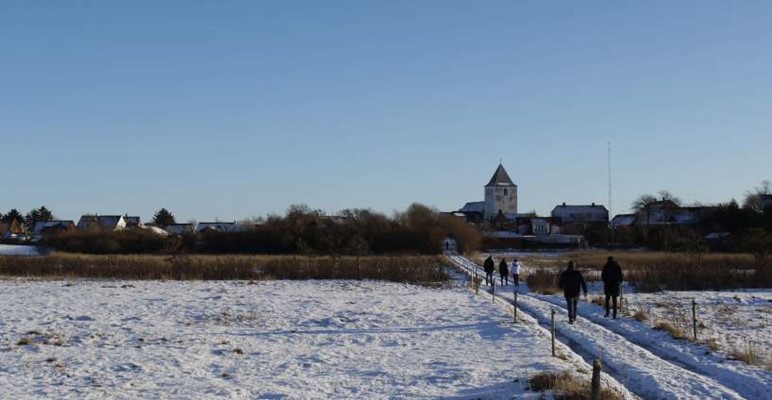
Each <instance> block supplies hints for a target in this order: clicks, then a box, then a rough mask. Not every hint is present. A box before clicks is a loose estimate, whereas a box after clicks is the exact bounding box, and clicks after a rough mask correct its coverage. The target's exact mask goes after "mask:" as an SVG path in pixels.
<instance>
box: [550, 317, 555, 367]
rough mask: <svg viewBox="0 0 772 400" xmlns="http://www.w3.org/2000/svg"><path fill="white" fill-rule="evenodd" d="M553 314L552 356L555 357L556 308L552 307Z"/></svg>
mask: <svg viewBox="0 0 772 400" xmlns="http://www.w3.org/2000/svg"><path fill="white" fill-rule="evenodd" d="M550 311H551V314H552V357H555V309H554V308H553V309H551V310H550Z"/></svg>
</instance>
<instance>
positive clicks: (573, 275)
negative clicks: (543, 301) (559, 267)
mask: <svg viewBox="0 0 772 400" xmlns="http://www.w3.org/2000/svg"><path fill="white" fill-rule="evenodd" d="M558 287H560V288H561V289H563V296H564V297H565V298H566V305H567V306H568V323H569V324H573V323H574V321H576V304H577V303H578V302H579V289H580V288H581V289H582V291H584V295H585V297H586V296H587V283H585V282H584V277H583V276H582V273H581V272H579V271H577V270H575V269H574V262H573V261H569V262H568V267H566V270H565V271H563V273H562V274H560V281H558Z"/></svg>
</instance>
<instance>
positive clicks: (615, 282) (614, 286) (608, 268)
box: [600, 257, 623, 318]
mask: <svg viewBox="0 0 772 400" xmlns="http://www.w3.org/2000/svg"><path fill="white" fill-rule="evenodd" d="M600 279H602V280H603V293H605V294H606V318H608V314H609V300H613V304H614V318H616V317H617V298H618V297H619V294H620V292H621V286H622V279H623V276H622V268H621V267H620V266H619V264H618V263H617V262H616V260H614V257H609V258H608V261H606V265H604V266H603V271H602V272H601V273H600Z"/></svg>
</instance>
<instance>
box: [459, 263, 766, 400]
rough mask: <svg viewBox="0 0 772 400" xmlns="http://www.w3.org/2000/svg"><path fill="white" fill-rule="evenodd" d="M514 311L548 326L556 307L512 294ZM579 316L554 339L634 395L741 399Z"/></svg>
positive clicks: (559, 326)
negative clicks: (595, 361)
mask: <svg viewBox="0 0 772 400" xmlns="http://www.w3.org/2000/svg"><path fill="white" fill-rule="evenodd" d="M448 258H449V259H450V260H451V261H452V262H453V263H454V264H456V265H457V266H459V267H460V268H462V269H463V270H465V271H467V273H474V272H475V271H476V272H477V274H478V275H483V273H482V271H481V270H480V268H479V266H478V265H477V264H475V263H474V262H472V261H470V260H468V259H466V258H464V257H461V256H458V255H453V254H449V255H448ZM505 294H509V292H502V294H499V295H497V296H498V297H500V298H501V299H504V300H505V301H507V302H510V303H511V300H510V299H509V298H506V297H504V295H505ZM518 308H519V309H521V310H523V311H525V312H527V313H529V314H530V315H532V316H533V317H535V318H537V319H539V320H540V321H542V322H547V323H548V322H549V320H550V313H551V310H553V309H556V306H555V304H553V303H551V302H547V301H544V300H541V299H539V298H536V297H534V296H530V295H521V296H518ZM561 309H562V308H561ZM564 314H565V312H561V313H560V315H561V317H562V316H563V315H564ZM579 314H580V317H579V318H578V320H577V323H576V324H575V325H569V324H566V323H564V322H560V323H558V324H557V328H556V331H557V333H558V335H559V336H560V337H561V339H562V340H564V341H566V342H567V343H568V344H569V345H570V347H571V348H572V349H574V351H576V352H578V353H580V354H584V355H591V356H592V357H597V358H601V359H602V360H603V363H604V368H605V370H606V371H607V372H609V373H610V374H611V375H612V376H614V377H615V378H616V379H617V380H619V381H620V382H622V383H623V384H625V385H626V386H627V388H628V389H630V390H631V391H632V392H634V393H636V394H637V395H639V396H641V397H643V398H651V399H685V398H695V399H705V398H720V399H742V398H744V397H742V396H741V395H740V394H739V393H738V392H737V391H735V390H733V389H731V388H728V387H726V386H724V385H722V384H721V383H719V382H717V381H716V380H715V379H713V378H711V377H709V376H705V375H702V374H699V373H695V372H692V371H689V370H688V369H686V368H684V366H682V365H677V364H676V363H673V362H671V361H668V360H666V359H664V358H662V357H659V356H657V355H656V354H654V353H652V352H651V351H650V350H649V349H647V348H644V347H642V346H639V345H637V344H635V343H633V342H632V341H630V340H628V339H627V338H626V337H625V336H623V335H621V334H618V333H615V332H612V331H611V330H609V329H607V328H605V327H603V326H601V325H599V324H597V323H595V322H593V321H591V320H588V319H586V318H584V317H582V316H581V312H580V313H579ZM563 319H564V320H565V318H563ZM679 364H684V363H679ZM749 398H763V397H756V396H752V397H750V396H749Z"/></svg>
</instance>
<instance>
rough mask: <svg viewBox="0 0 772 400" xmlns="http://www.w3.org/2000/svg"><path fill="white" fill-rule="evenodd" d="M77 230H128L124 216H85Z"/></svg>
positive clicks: (79, 222)
mask: <svg viewBox="0 0 772 400" xmlns="http://www.w3.org/2000/svg"><path fill="white" fill-rule="evenodd" d="M75 228H76V229H77V230H79V231H84V232H114V231H120V230H123V229H126V219H124V218H123V216H122V215H99V214H85V215H83V216H81V217H80V220H78V224H77V225H76V227H75Z"/></svg>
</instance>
